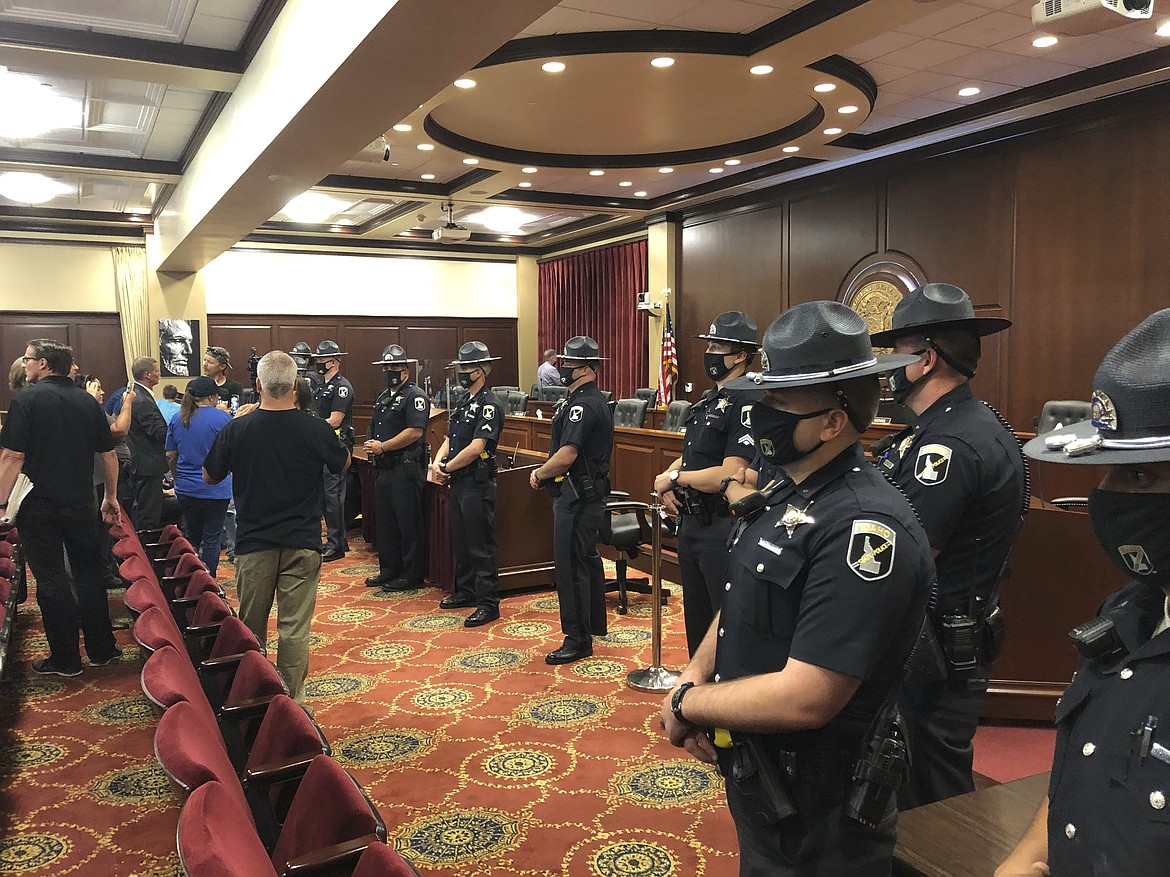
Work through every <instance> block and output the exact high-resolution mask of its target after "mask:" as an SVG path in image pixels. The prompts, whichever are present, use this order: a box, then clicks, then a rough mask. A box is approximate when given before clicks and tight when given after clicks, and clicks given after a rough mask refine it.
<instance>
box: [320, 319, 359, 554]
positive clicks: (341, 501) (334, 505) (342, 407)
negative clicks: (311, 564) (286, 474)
mask: <svg viewBox="0 0 1170 877" xmlns="http://www.w3.org/2000/svg"><path fill="white" fill-rule="evenodd" d="M343 356H349V354H348V353H343V352H342V351H341V348H340V347H338V346H337V342H336V341H322V342H321V343H320V344H318V345H317V349H316V350H315V351H314V352H313V362H314V364H315V365H316V368H317V374H318V375H320V378H321V383H320V384H318V385H317V389H316V390H315V391H314V392H313V401H314V402H315V403H316V405H317V414H318V415H319V416H320V417H321V418H322V419H324V420H328V421H329V425H330V426H331V427H333V429H334V430H336V431H337V434H338V435H339V436H340V437H341V443H342V444H343V445H345V447H346V450H349V451H352V450H353V441H354V434H353V384H351V383H350V382H349V381H348V380H346V378H344V377H343V376H342V374H341V357H343ZM348 476H349V473H348V472H342V473H341V474H339V475H334V474H333V473H332V472H330V471H329V470H325V542H324V544H323V545H322V546H321V560H323V561H324V562H325V563H329V562H330V561H333V560H341V558H343V557H345V552H347V551H348V550H349V542H348V541H347V540H346V537H345V487H346V482H347V480H348Z"/></svg>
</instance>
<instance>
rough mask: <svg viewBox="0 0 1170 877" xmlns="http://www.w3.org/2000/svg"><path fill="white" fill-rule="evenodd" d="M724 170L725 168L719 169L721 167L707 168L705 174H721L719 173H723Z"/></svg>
mask: <svg viewBox="0 0 1170 877" xmlns="http://www.w3.org/2000/svg"><path fill="white" fill-rule="evenodd" d="M724 170H726V168H721V167H709V168H707V173H709V174H721V173H723V171H724Z"/></svg>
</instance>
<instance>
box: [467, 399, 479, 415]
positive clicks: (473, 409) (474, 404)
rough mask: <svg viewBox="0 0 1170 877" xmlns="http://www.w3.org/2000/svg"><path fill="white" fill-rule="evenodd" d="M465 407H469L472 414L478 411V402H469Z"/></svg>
mask: <svg viewBox="0 0 1170 877" xmlns="http://www.w3.org/2000/svg"><path fill="white" fill-rule="evenodd" d="M467 407H468V408H470V409H471V413H472V414H474V413H475V412H476V411H478V410H479V403H478V402H472V403H471V404H470V405H468V406H467Z"/></svg>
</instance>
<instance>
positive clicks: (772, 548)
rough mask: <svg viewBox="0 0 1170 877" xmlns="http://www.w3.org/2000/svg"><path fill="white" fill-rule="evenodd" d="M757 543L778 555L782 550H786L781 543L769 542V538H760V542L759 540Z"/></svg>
mask: <svg viewBox="0 0 1170 877" xmlns="http://www.w3.org/2000/svg"><path fill="white" fill-rule="evenodd" d="M756 544H757V545H759V546H760V547H761V548H765V549H767V550H768V551H771V552H772V553H773V554H775V555H777V556H779V555H780V552H782V551H783V550H784V549H783V548H781V547H780V546H779V545H773V544H772V543H771V542H769V541H768V540H767V539H761V540H760V541H759V542H757V543H756Z"/></svg>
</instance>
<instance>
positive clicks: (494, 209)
mask: <svg viewBox="0 0 1170 877" xmlns="http://www.w3.org/2000/svg"><path fill="white" fill-rule="evenodd" d="M538 219H540V217H539V216H536V215H535V214H532V213H525V212H524V211H523V210H521V209H520V208H519V207H509V206H506V205H503V204H493V205H492V206H491V207H485V208H484V209H483V210H480V211H478V212H477V213H472V214H471V215H469V216H463V217H460V219H459V221H460V222H466V223H470V224H471V225H482V226H483V227H484V228H486V229H490V230H491V231H494V232H497V233H499V234H519V233H520V231H521V228H522V227H523V226H525V225H528V224H530V223H533V222H536V220H538Z"/></svg>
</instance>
